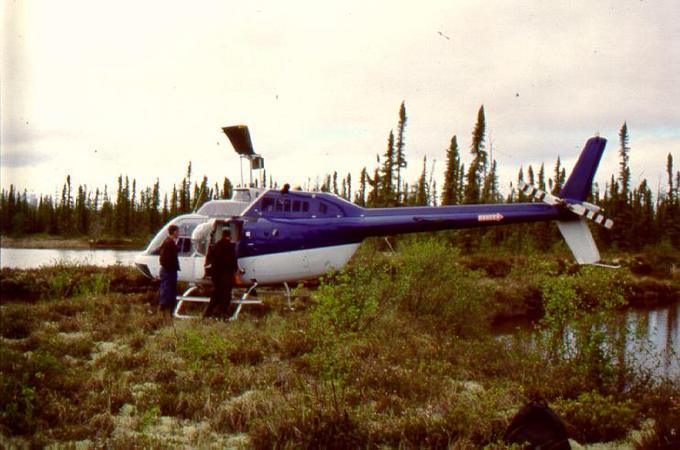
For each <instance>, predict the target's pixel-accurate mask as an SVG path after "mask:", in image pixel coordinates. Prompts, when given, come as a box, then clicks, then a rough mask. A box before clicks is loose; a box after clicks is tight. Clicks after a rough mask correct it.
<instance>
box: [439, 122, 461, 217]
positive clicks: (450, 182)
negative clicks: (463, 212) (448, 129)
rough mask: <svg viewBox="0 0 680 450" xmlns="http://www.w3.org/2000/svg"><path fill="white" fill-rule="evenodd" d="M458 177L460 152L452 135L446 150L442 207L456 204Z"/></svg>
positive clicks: (456, 139)
mask: <svg viewBox="0 0 680 450" xmlns="http://www.w3.org/2000/svg"><path fill="white" fill-rule="evenodd" d="M459 176H460V150H459V149H458V138H457V137H456V135H455V134H454V135H453V137H452V138H451V143H450V144H449V148H448V149H447V150H446V173H445V174H444V190H443V192H442V205H455V204H457V203H458V198H459V193H458V184H459V180H458V177H459Z"/></svg>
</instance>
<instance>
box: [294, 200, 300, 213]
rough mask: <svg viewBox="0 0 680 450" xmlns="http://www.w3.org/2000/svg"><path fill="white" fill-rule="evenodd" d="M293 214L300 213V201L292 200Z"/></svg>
mask: <svg viewBox="0 0 680 450" xmlns="http://www.w3.org/2000/svg"><path fill="white" fill-rule="evenodd" d="M293 212H300V200H293Z"/></svg>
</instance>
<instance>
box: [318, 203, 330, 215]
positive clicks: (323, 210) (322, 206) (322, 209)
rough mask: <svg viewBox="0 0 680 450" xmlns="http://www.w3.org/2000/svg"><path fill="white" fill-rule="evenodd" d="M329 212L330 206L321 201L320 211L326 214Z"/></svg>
mask: <svg viewBox="0 0 680 450" xmlns="http://www.w3.org/2000/svg"><path fill="white" fill-rule="evenodd" d="M327 212H328V206H326V204H325V203H319V213H321V214H326V213H327Z"/></svg>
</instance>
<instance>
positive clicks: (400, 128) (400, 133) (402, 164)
mask: <svg viewBox="0 0 680 450" xmlns="http://www.w3.org/2000/svg"><path fill="white" fill-rule="evenodd" d="M406 121H407V118H406V104H405V102H403V101H402V102H401V106H400V107H399V123H398V124H397V142H396V149H395V151H396V157H395V169H396V172H397V183H396V188H397V192H396V203H397V204H401V202H402V199H401V170H402V169H405V168H406V165H407V164H406V154H405V152H404V147H405V136H404V133H405V130H406Z"/></svg>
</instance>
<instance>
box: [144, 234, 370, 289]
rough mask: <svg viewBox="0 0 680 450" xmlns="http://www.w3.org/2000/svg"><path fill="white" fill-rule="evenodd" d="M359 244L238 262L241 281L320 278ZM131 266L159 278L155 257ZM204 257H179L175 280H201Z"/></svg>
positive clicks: (250, 258) (259, 257)
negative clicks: (142, 266)
mask: <svg viewBox="0 0 680 450" xmlns="http://www.w3.org/2000/svg"><path fill="white" fill-rule="evenodd" d="M359 245H360V244H345V245H336V246H333V247H320V248H312V249H305V250H297V251H292V252H282V253H270V254H265V255H258V256H249V257H246V258H239V260H238V266H239V269H240V271H239V272H240V278H241V281H242V282H243V283H245V284H250V283H252V282H253V281H257V283H258V284H261V285H262V284H274V283H283V282H284V281H289V282H293V281H298V280H306V279H310V278H316V277H320V276H322V275H325V274H326V273H329V272H332V271H334V270H338V269H342V268H343V267H344V266H345V264H347V262H348V261H349V259H350V258H351V257H352V255H354V253H355V252H356V250H357V248H359ZM135 262H137V263H141V264H146V266H147V267H148V268H149V271H150V272H151V275H152V276H153V277H155V278H158V277H159V276H160V262H159V257H158V255H144V254H142V255H140V256H138V257H137V258H136V260H135ZM204 264H205V256H203V255H201V254H198V253H196V254H195V255H194V256H185V257H183V256H180V257H179V266H180V271H179V272H178V274H177V275H178V279H179V280H180V281H186V282H189V283H195V282H200V281H202V280H203V274H204V269H203V265H204Z"/></svg>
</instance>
